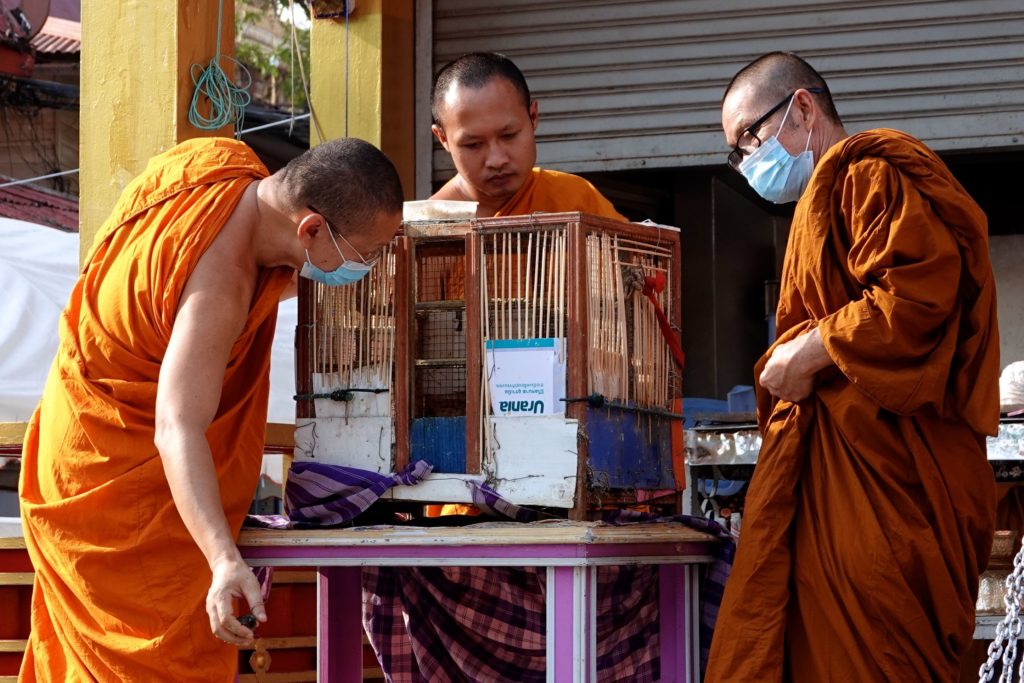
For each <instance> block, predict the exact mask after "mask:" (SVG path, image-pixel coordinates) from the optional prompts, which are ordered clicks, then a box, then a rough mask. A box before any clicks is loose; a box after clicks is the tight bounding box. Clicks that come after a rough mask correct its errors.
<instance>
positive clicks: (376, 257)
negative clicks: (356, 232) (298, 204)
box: [306, 204, 382, 266]
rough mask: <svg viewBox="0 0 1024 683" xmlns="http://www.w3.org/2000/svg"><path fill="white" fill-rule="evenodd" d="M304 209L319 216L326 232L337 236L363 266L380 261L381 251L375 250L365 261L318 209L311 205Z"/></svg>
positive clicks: (372, 264)
mask: <svg viewBox="0 0 1024 683" xmlns="http://www.w3.org/2000/svg"><path fill="white" fill-rule="evenodd" d="M306 208H307V209H309V210H310V211H312V212H313V213H316V214H319V215H320V217H321V218H323V219H324V223H327V229H328V230H330V231H331V232H332V233H334V234H335V235H337V236H338V237H339V238H340V239H341V241H342V242H344V243H345V246H346V247H348V248H349V249H351V250H352V252H353V253H354V254H355V255H356V256H358V257H359V260H360V261H362V262H363V263H365V264H366V265H368V266H374V265H376V264H377V261H379V260H380V253H381V251H382V250H381V249H378V250H377V251H376V252H374V253H373V254H371V256H370V258H369V259H365V258H363V255H362V254H360V253H359V252H358V251H357V250H356V248H355V247H353V246H352V243H351V242H349V241H348V240H347V239H345V236H344V235H342V234H341V232H340V231H338V229H337V228H335V227H334V226H333V225H331V222H330V221H329V220H327V216H325V215H324V214H323V212H322V211H320V210H318V209H317V208H316V207H315V206H313V205H312V204H307V205H306Z"/></svg>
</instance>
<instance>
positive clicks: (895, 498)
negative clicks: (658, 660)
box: [706, 130, 999, 683]
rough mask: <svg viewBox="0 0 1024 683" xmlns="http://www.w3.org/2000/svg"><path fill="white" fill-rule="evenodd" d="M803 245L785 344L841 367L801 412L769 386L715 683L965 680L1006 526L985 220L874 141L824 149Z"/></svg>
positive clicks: (782, 328)
mask: <svg viewBox="0 0 1024 683" xmlns="http://www.w3.org/2000/svg"><path fill="white" fill-rule="evenodd" d="M789 239H790V242H789V247H788V250H787V253H786V261H785V265H784V269H783V276H782V287H781V299H780V302H779V308H778V330H779V340H778V342H776V343H777V344H780V343H783V342H786V341H789V340H791V339H793V338H795V337H796V336H798V335H800V334H802V333H804V332H806V331H808V330H810V329H812V328H813V327H817V328H818V329H819V330H820V332H821V336H822V340H823V341H824V344H825V347H826V349H827V351H828V353H829V356H830V357H831V358H832V359H833V360H834V361H835V364H836V367H833V368H830V369H828V370H826V371H823V372H822V373H821V375H820V376H819V377H818V379H817V383H816V386H815V390H814V392H813V393H812V394H811V396H810V397H809V398H807V399H805V400H803V401H800V402H799V403H797V404H793V403H789V402H786V401H777V400H774V399H773V398H772V397H771V396H770V395H768V394H767V392H766V391H765V390H764V389H763V388H761V387H758V401H759V403H758V418H759V421H760V425H761V430H762V434H763V436H764V442H763V446H762V448H761V453H760V456H759V458H758V463H757V469H756V472H755V474H754V479H753V481H752V482H751V485H750V489H749V492H748V495H747V499H746V510H745V520H744V525H743V534H742V536H741V541H740V545H739V549H738V554H737V558H736V563H735V565H734V567H733V572H732V576H731V577H730V579H729V582H728V584H727V587H726V591H725V596H724V600H723V604H722V607H721V612H720V618H719V621H718V626H717V629H716V633H715V637H714V642H713V644H712V649H711V655H710V661H709V665H708V672H707V677H706V682H707V683H722V682H723V681H735V682H737V683H741V682H742V683H751V682H754V681H756V682H757V683H772V682H773V681H794V682H796V683H826V682H829V683H841V682H849V683H875V682H878V681H928V682H933V681H956V680H958V676H959V660H960V657H961V655H962V654H963V653H964V651H965V649H966V648H967V646H968V645H969V644H970V642H971V638H972V633H973V629H974V605H975V599H976V593H977V583H978V574H979V572H980V571H981V570H983V569H984V567H985V564H986V563H987V561H988V554H989V549H990V545H991V541H992V534H993V529H994V515H995V485H994V480H993V474H992V470H991V468H990V466H989V464H988V462H987V461H986V453H985V443H984V437H983V435H985V434H994V433H995V431H996V429H997V426H998V420H999V397H998V375H999V362H998V361H999V358H998V356H999V343H998V332H997V326H996V306H995V283H994V281H993V276H992V269H991V266H990V264H989V253H988V238H987V222H986V218H985V215H984V213H983V212H982V211H981V209H980V208H979V207H978V206H977V204H975V203H974V201H973V200H972V199H971V198H970V197H969V196H968V195H967V193H966V192H965V191H964V189H963V188H962V187H961V186H960V185H959V183H957V181H956V180H955V179H954V178H953V177H952V175H951V174H950V172H949V170H948V169H947V168H946V166H945V165H944V164H943V163H942V162H941V161H940V160H939V158H938V157H937V156H936V155H935V154H934V153H933V152H931V151H930V150H928V149H927V148H926V147H925V146H924V145H923V144H921V143H920V142H918V141H917V140H915V139H913V138H911V137H910V136H908V135H905V134H903V133H900V132H897V131H892V130H874V131H868V132H865V133H860V134H858V135H854V136H852V137H850V138H847V139H845V140H843V141H842V142H840V143H838V144H836V145H835V146H834V147H833V148H832V149H830V150H829V151H828V152H827V153H826V154H825V155H824V157H823V158H822V159H821V161H820V163H819V165H818V167H817V168H816V169H815V172H814V175H813V177H812V179H811V182H810V185H809V186H808V188H807V190H806V191H805V193H804V195H803V197H802V198H801V200H800V202H799V203H798V205H797V207H796V214H795V216H794V219H793V226H792V230H791V233H790V238H789ZM770 354H771V351H770V350H769V352H768V354H766V356H765V357H764V358H762V360H761V362H760V363H759V365H758V367H757V368H756V370H755V376H757V375H758V374H760V370H761V368H762V367H763V365H764V363H765V361H766V360H767V358H768V356H770Z"/></svg>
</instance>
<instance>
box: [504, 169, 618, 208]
mask: <svg viewBox="0 0 1024 683" xmlns="http://www.w3.org/2000/svg"><path fill="white" fill-rule="evenodd" d="M537 211H543V212H545V213H558V212H560V211H582V212H583V213H592V214H594V215H595V216H603V217H605V218H611V219H612V220H617V221H627V220H628V219H627V218H625V217H624V216H623V215H622V214H620V213H619V212H618V211H616V210H615V207H614V206H612V203H611V202H610V201H608V200H607V199H605V197H604V195H602V194H601V193H600V192H598V191H597V188H595V187H594V186H593V185H591V184H590V182H589V181H588V180H586V179H585V178H581V177H579V176H578V175H572V174H571V173H562V172H561V171H548V170H545V169H541V168H535V169H533V171H532V172H531V173H530V175H529V176H528V177H527V178H526V181H525V182H524V183H523V186H522V187H520V188H519V191H518V192H516V193H515V195H513V196H512V198H511V199H509V200H508V201H507V202H505V205H504V206H502V207H501V208H500V209H498V211H497V213H495V214H494V215H495V216H522V215H524V214H530V213H535V212H537Z"/></svg>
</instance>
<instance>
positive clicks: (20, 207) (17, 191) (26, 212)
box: [0, 176, 78, 232]
mask: <svg viewBox="0 0 1024 683" xmlns="http://www.w3.org/2000/svg"><path fill="white" fill-rule="evenodd" d="M8 180H11V179H10V178H5V177H3V176H0V184H3V183H4V182H6V181H8ZM0 216H5V217H7V218H16V219H18V220H22V221H28V222H29V223H36V224H38V225H49V226H50V227H53V228H57V229H59V230H64V231H65V232H78V201H77V200H76V199H74V198H72V197H66V196H64V195H60V194H57V193H55V192H50V191H47V190H42V189H39V188H36V187H31V186H30V185H15V186H13V187H3V188H0Z"/></svg>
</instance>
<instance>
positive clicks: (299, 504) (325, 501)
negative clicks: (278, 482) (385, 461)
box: [246, 460, 434, 529]
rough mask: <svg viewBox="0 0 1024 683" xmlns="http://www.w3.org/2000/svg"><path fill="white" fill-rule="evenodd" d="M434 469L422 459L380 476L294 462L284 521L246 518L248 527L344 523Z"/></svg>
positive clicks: (277, 517)
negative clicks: (399, 485) (395, 487)
mask: <svg viewBox="0 0 1024 683" xmlns="http://www.w3.org/2000/svg"><path fill="white" fill-rule="evenodd" d="M432 469H434V466H433V465H431V464H430V463H428V462H426V461H424V460H417V461H416V462H414V463H410V464H409V465H408V466H406V467H405V468H404V469H403V470H402V471H401V472H398V473H397V474H379V473H377V472H371V471H369V470H361V469H358V468H356V467H344V466H341V465H327V464H324V463H320V462H297V463H295V464H293V465H292V467H291V469H290V470H289V471H288V482H287V483H286V484H285V487H284V505H285V514H286V515H287V518H285V517H281V516H279V515H249V516H248V517H247V518H246V525H247V526H256V527H263V528H270V529H310V528H321V527H332V526H339V525H342V524H347V523H349V522H351V521H352V520H353V519H355V518H356V517H357V516H359V514H360V513H363V512H365V511H366V509H367V508H369V507H370V506H371V505H372V504H373V503H375V502H377V500H378V499H379V498H380V497H381V496H383V495H384V493H385V492H386V491H387V490H388V489H390V488H391V487H392V486H396V485H398V484H402V485H405V486H412V485H413V484H418V483H419V482H420V480H422V479H423V477H425V476H427V475H428V474H430V471H431V470H432Z"/></svg>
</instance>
